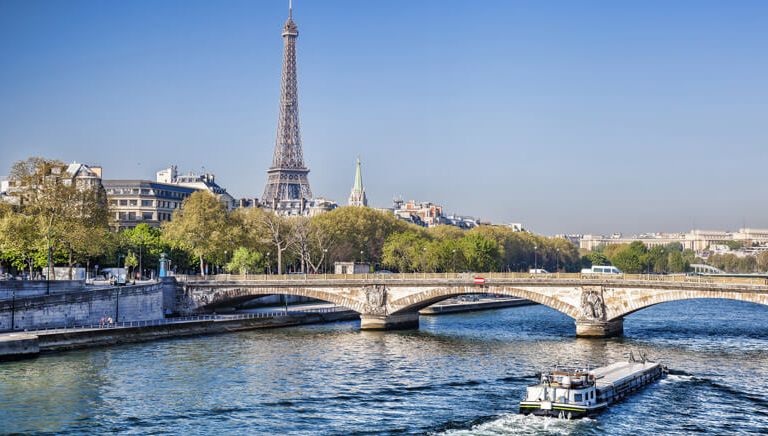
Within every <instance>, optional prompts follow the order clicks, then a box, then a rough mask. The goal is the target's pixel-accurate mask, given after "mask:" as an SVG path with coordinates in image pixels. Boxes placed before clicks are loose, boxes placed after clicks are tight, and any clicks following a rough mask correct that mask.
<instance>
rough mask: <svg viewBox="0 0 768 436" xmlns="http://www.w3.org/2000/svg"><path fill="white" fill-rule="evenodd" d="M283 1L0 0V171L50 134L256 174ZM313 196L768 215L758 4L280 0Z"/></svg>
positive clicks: (111, 166)
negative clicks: (290, 22) (290, 34)
mask: <svg viewBox="0 0 768 436" xmlns="http://www.w3.org/2000/svg"><path fill="white" fill-rule="evenodd" d="M286 16H287V1H282V0H274V1H262V2H249V1H240V0H238V1H226V2H217V3H212V2H205V1H180V0H169V1H164V2H150V1H134V2H130V3H128V2H94V1H69V2H54V1H14V0H6V1H4V2H2V3H0V65H2V68H0V152H1V155H2V160H0V174H3V175H5V174H7V173H8V170H9V169H10V167H11V165H12V164H13V162H15V161H17V160H21V159H25V158H27V157H29V156H35V155H40V156H45V157H50V158H57V159H61V160H63V161H66V162H71V161H79V162H86V163H90V164H94V165H101V166H102V167H103V168H104V178H105V179H149V180H154V175H155V172H156V171H158V170H160V169H162V168H165V167H167V166H169V165H172V164H175V165H178V167H179V170H180V172H182V173H184V172H187V171H189V170H194V171H197V172H200V171H201V170H202V167H204V168H205V170H206V171H208V172H213V173H215V174H216V181H217V182H218V183H219V184H220V185H221V186H223V187H225V188H227V190H228V191H229V192H230V193H231V194H232V195H233V196H235V197H236V198H237V197H260V196H261V193H262V190H263V188H264V183H265V181H266V170H267V168H268V167H269V165H270V164H271V158H272V150H273V146H274V141H275V129H276V123H277V111H278V100H279V88H280V63H281V61H282V40H281V37H280V31H281V27H282V24H283V22H284V21H285V18H286ZM294 19H295V21H296V23H297V24H298V27H299V39H298V45H297V56H298V74H299V111H300V118H301V128H302V140H303V144H304V157H305V161H306V163H307V165H308V167H309V168H310V170H311V172H310V174H309V180H310V184H311V186H312V190H313V192H314V194H315V195H316V196H324V197H327V198H331V199H334V200H336V201H337V202H339V204H346V201H347V197H348V195H349V190H350V188H351V186H352V181H353V176H354V169H355V168H354V165H355V159H356V158H357V156H358V155H359V156H360V158H361V160H362V164H363V180H364V182H365V187H366V191H367V195H368V198H369V203H370V204H371V205H372V206H375V207H389V206H390V205H391V201H392V198H393V197H395V196H401V197H402V198H403V199H405V200H409V199H415V200H418V201H432V202H434V203H438V204H441V205H443V206H444V210H445V211H446V212H448V213H456V214H460V215H472V216H475V217H478V218H481V219H483V220H490V221H493V222H496V223H509V222H522V223H523V224H524V226H525V227H526V228H528V229H530V230H533V231H536V232H540V233H544V234H554V233H595V234H610V233H612V232H614V231H620V232H624V233H626V234H633V233H644V232H661V231H666V232H677V231H688V230H690V229H692V228H702V229H723V230H726V229H727V230H736V229H738V228H740V227H743V226H745V225H746V226H747V227H753V228H768V205H766V204H765V203H764V202H761V201H759V199H761V194H763V193H764V191H765V187H766V183H765V178H764V176H763V174H762V173H761V171H763V168H764V167H765V162H768V143H767V142H768V141H766V127H765V126H768V115H767V114H768V112H767V111H766V109H768V108H767V106H768V86H767V85H766V81H765V77H767V76H768V74H767V73H768V60H767V59H766V57H765V53H764V51H765V47H766V46H767V45H768V33H766V30H765V22H766V21H767V20H768V3H764V2H759V1H752V2H749V1H743V2H738V3H728V4H726V3H719V2H714V1H681V2H674V3H669V2H661V1H646V2H637V3H634V4H632V3H628V2H622V3H609V2H579V3H572V2H547V3H541V2H514V3H513V2H506V1H501V0H498V1H492V0H489V1H485V2H466V1H439V0H429V1H420V2H414V1H404V0H403V1H386V2H383V1H376V2H374V1H371V2H354V1H351V0H349V1H341V0H337V1H324V2H322V3H321V2H309V1H302V0H296V1H294Z"/></svg>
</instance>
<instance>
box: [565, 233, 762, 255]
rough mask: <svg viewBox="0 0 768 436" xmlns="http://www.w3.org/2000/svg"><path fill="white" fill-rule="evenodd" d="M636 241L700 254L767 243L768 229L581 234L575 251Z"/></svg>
mask: <svg viewBox="0 0 768 436" xmlns="http://www.w3.org/2000/svg"><path fill="white" fill-rule="evenodd" d="M636 241H639V242H642V243H643V244H645V246H646V247H648V248H653V247H656V246H663V245H667V244H671V243H679V244H681V245H682V246H683V249H684V250H693V251H695V252H697V253H700V252H703V251H706V250H711V249H714V248H715V247H716V246H720V245H725V244H727V243H728V242H732V241H737V242H742V243H744V244H745V245H764V244H768V229H747V228H744V229H739V231H737V232H728V231H722V230H699V229H694V230H691V231H689V232H686V233H648V234H642V235H634V236H630V237H624V236H623V235H621V234H620V233H615V234H613V235H611V236H602V235H584V236H582V237H581V240H580V241H579V248H583V249H585V250H594V249H595V248H597V247H598V246H600V245H614V244H631V243H632V242H636Z"/></svg>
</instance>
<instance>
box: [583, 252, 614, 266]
mask: <svg viewBox="0 0 768 436" xmlns="http://www.w3.org/2000/svg"><path fill="white" fill-rule="evenodd" d="M584 257H586V260H587V262H588V263H589V265H587V266H585V268H589V267H591V266H593V265H610V264H611V261H610V260H608V257H606V256H605V255H604V254H603V253H600V252H597V251H591V252H589V253H587V254H586V255H585V256H584Z"/></svg>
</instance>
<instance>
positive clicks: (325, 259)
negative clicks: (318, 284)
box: [323, 248, 328, 274]
mask: <svg viewBox="0 0 768 436" xmlns="http://www.w3.org/2000/svg"><path fill="white" fill-rule="evenodd" d="M323 261H324V263H325V267H324V268H323V272H324V273H326V274H328V249H327V248H323Z"/></svg>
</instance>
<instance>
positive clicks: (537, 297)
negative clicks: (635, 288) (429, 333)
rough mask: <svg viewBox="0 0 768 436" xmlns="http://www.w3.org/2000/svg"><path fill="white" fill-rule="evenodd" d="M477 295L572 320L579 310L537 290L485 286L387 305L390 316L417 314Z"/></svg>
mask: <svg viewBox="0 0 768 436" xmlns="http://www.w3.org/2000/svg"><path fill="white" fill-rule="evenodd" d="M477 294H492V295H504V296H507V297H515V298H522V299H525V300H530V301H533V302H534V303H539V304H541V305H544V306H547V307H549V308H551V309H554V310H557V311H558V312H561V313H563V314H565V315H567V316H569V317H571V318H574V319H576V318H578V316H579V309H578V308H577V307H576V306H574V305H572V304H570V303H569V302H566V301H564V300H562V299H559V298H557V297H555V296H550V295H546V294H545V293H543V292H539V291H537V290H529V289H524V288H519V287H514V286H500V285H491V286H485V287H483V288H478V287H476V286H446V287H435V288H429V289H425V290H422V291H421V292H417V293H415V294H411V295H408V296H405V297H402V298H399V299H395V300H393V301H391V302H390V303H389V306H390V314H392V315H397V314H401V313H412V312H418V311H419V310H421V309H423V308H425V307H427V306H431V305H433V304H435V303H439V302H440V301H443V300H447V299H449V298H453V297H458V296H461V295H477Z"/></svg>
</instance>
